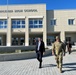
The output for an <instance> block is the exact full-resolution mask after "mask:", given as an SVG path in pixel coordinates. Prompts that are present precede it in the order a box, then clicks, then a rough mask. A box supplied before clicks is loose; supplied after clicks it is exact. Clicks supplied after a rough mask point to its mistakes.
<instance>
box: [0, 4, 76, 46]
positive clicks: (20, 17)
mask: <svg viewBox="0 0 76 75" xmlns="http://www.w3.org/2000/svg"><path fill="white" fill-rule="evenodd" d="M57 35H59V36H60V38H61V40H62V41H69V40H70V41H71V42H76V39H75V38H76V10H46V4H27V5H9V6H0V45H1V46H13V45H14V46H19V45H25V46H29V45H35V40H36V39H37V38H38V37H41V38H42V39H43V41H44V42H45V46H49V45H51V44H52V43H53V42H54V41H55V37H56V36H57Z"/></svg>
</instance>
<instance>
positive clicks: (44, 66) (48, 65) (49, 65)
mask: <svg viewBox="0 0 76 75" xmlns="http://www.w3.org/2000/svg"><path fill="white" fill-rule="evenodd" d="M55 66H56V65H55V64H45V65H43V68H46V67H55Z"/></svg>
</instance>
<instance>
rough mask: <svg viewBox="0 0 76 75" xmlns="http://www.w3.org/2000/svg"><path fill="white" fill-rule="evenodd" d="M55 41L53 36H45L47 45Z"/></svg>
mask: <svg viewBox="0 0 76 75" xmlns="http://www.w3.org/2000/svg"><path fill="white" fill-rule="evenodd" d="M54 41H55V36H48V37H47V45H50V46H51V45H52V43H54Z"/></svg>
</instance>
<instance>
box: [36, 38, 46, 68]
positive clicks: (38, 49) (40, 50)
mask: <svg viewBox="0 0 76 75" xmlns="http://www.w3.org/2000/svg"><path fill="white" fill-rule="evenodd" d="M44 52H45V44H44V42H43V41H42V40H41V38H38V40H37V42H36V55H37V60H38V61H39V68H41V67H42V57H43V53H44Z"/></svg>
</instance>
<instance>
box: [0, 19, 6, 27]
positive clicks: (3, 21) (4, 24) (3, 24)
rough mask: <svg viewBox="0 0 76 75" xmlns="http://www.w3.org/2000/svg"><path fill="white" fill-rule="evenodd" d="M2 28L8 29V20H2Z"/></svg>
mask: <svg viewBox="0 0 76 75" xmlns="http://www.w3.org/2000/svg"><path fill="white" fill-rule="evenodd" d="M0 28H7V20H0Z"/></svg>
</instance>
